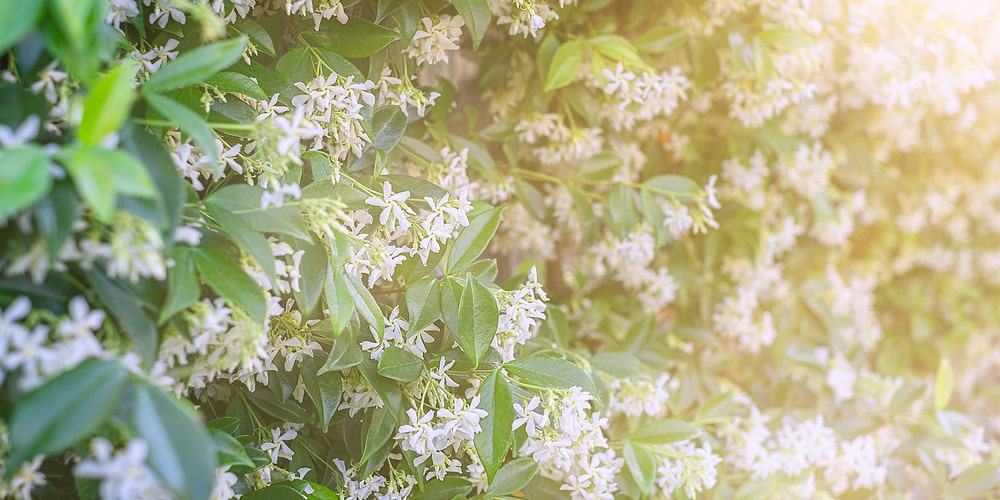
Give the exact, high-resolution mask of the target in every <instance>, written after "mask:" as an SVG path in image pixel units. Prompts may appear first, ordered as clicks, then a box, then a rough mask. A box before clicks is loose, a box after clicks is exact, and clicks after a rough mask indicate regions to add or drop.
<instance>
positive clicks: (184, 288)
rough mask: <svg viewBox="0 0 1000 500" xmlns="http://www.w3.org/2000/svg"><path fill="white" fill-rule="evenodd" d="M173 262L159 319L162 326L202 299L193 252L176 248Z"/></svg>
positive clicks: (169, 270)
mask: <svg viewBox="0 0 1000 500" xmlns="http://www.w3.org/2000/svg"><path fill="white" fill-rule="evenodd" d="M173 260H174V265H173V267H171V268H170V269H167V297H166V299H164V301H163V306H161V307H160V317H159V318H158V321H159V323H160V324H161V325H162V324H163V323H164V322H165V321H167V320H168V319H170V317H171V316H173V315H174V314H177V313H179V312H181V311H183V310H184V309H187V308H188V306H190V305H191V304H194V303H195V302H197V301H198V298H199V297H201V284H200V283H198V274H197V273H195V267H194V259H193V258H192V257H191V252H190V251H189V250H188V249H186V248H183V247H175V251H174V254H173Z"/></svg>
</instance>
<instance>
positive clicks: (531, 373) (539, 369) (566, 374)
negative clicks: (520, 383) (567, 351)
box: [504, 354, 597, 394]
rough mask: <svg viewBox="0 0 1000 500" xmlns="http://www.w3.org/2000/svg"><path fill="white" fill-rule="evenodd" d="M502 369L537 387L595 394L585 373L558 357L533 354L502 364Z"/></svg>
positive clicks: (591, 383) (591, 382) (595, 390)
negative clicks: (572, 389) (577, 389)
mask: <svg viewBox="0 0 1000 500" xmlns="http://www.w3.org/2000/svg"><path fill="white" fill-rule="evenodd" d="M504 368H506V369H507V371H509V372H510V373H512V374H514V375H517V376H518V377H519V378H521V379H522V380H524V381H525V382H528V383H529V384H534V385H537V386H539V387H552V388H559V389H569V388H571V387H579V388H581V389H583V390H585V391H587V392H589V393H591V394H595V393H596V392H597V389H596V388H595V387H594V382H593V381H592V380H591V379H590V376H588V375H587V372H585V371H583V369H581V368H580V367H579V366H576V365H574V364H573V363H570V362H569V361H566V360H565V359H562V358H559V357H555V356H545V355H538V354H533V355H530V356H525V357H521V358H517V359H515V360H513V361H509V362H507V363H506V364H504Z"/></svg>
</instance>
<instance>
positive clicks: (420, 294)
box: [405, 278, 441, 333]
mask: <svg viewBox="0 0 1000 500" xmlns="http://www.w3.org/2000/svg"><path fill="white" fill-rule="evenodd" d="M405 297H406V311H407V312H408V313H409V316H410V317H409V324H410V328H409V329H408V330H407V331H408V332H414V333H416V332H419V331H420V330H423V329H424V328H427V327H428V326H429V325H430V324H431V323H433V322H434V321H436V320H437V319H438V318H440V317H441V292H440V290H439V288H438V285H437V279H436V278H424V279H422V280H419V281H417V282H414V283H410V284H409V285H408V286H407V287H406V294H405Z"/></svg>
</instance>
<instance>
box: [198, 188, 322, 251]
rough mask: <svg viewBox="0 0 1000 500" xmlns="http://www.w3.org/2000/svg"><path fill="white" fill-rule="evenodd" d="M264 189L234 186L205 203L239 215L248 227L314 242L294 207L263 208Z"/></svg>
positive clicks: (221, 191)
mask: <svg viewBox="0 0 1000 500" xmlns="http://www.w3.org/2000/svg"><path fill="white" fill-rule="evenodd" d="M262 194H264V190H263V189H261V188H260V187H258V186H249V185H247V184H231V185H229V186H226V187H224V188H222V189H220V190H218V191H216V192H215V193H212V195H211V196H209V197H208V198H207V199H206V200H205V205H206V206H207V207H209V208H211V207H212V205H215V206H218V207H221V208H224V209H226V210H228V211H230V212H232V213H233V214H234V215H236V216H237V217H238V218H239V219H240V220H241V221H243V223H244V224H246V225H247V226H249V227H251V228H253V229H255V230H257V231H261V232H264V233H279V234H287V235H289V236H291V237H293V238H298V239H300V240H303V241H310V240H312V237H311V236H309V230H308V229H307V228H306V225H305V222H303V220H302V213H301V212H299V210H298V209H297V208H295V207H293V206H290V205H285V206H281V207H268V208H267V209H261V208H260V197H261V195H262Z"/></svg>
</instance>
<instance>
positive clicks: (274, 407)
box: [250, 374, 316, 458]
mask: <svg viewBox="0 0 1000 500" xmlns="http://www.w3.org/2000/svg"><path fill="white" fill-rule="evenodd" d="M271 376H272V377H274V376H276V375H274V374H272V375H271ZM250 401H251V402H253V404H254V406H256V407H257V408H260V409H261V410H262V411H264V412H265V413H267V414H268V415H270V416H272V417H274V418H277V419H279V420H284V421H285V422H295V423H297V424H304V423H307V422H312V421H313V419H315V418H316V417H315V416H313V414H312V412H310V411H307V410H306V409H305V408H303V407H302V406H300V405H299V404H298V403H296V402H295V400H294V399H291V398H288V399H285V400H284V401H282V400H281V399H279V398H278V396H277V395H276V394H275V393H274V391H272V390H269V389H264V390H258V391H255V392H254V393H252V394H251V395H250ZM250 458H253V457H250Z"/></svg>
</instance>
